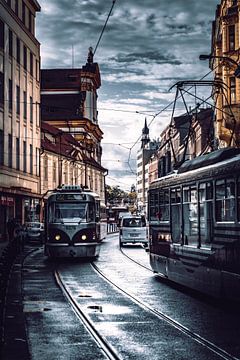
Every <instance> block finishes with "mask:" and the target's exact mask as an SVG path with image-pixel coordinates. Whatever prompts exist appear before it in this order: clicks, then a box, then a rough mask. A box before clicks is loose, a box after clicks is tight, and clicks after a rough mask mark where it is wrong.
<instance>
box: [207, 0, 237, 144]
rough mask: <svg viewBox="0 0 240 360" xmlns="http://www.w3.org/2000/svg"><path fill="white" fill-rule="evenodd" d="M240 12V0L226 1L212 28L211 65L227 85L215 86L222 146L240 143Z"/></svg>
mask: <svg viewBox="0 0 240 360" xmlns="http://www.w3.org/2000/svg"><path fill="white" fill-rule="evenodd" d="M239 11H240V1H239V0H222V1H221V3H220V5H218V6H217V10H216V16H215V20H214V21H213V27H212V51H211V55H212V59H211V60H210V67H211V69H212V70H213V71H214V73H215V80H221V81H222V82H223V83H224V84H226V85H225V86H224V87H223V88H222V89H219V88H217V87H216V88H215V89H214V100H215V103H216V123H215V135H216V138H217V145H218V146H219V147H226V146H230V145H231V146H239V145H240V80H239V79H238V78H236V77H235V75H234V72H235V70H236V64H235V63H234V61H235V62H236V63H239V47H240V36H239V25H240V22H239ZM229 59H230V60H229ZM231 59H232V60H233V62H231Z"/></svg>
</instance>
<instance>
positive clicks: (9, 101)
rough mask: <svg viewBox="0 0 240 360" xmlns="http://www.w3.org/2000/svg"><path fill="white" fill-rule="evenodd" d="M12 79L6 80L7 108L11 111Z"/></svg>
mask: <svg viewBox="0 0 240 360" xmlns="http://www.w3.org/2000/svg"><path fill="white" fill-rule="evenodd" d="M12 95H13V94H12V80H10V79H9V80H8V110H9V112H12V100H13V99H12Z"/></svg>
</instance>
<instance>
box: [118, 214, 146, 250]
mask: <svg viewBox="0 0 240 360" xmlns="http://www.w3.org/2000/svg"><path fill="white" fill-rule="evenodd" d="M127 243H129V244H136V243H141V244H143V245H144V246H147V245H148V237H147V227H146V219H145V217H144V216H137V215H124V216H123V217H122V218H121V221H120V226H119V245H120V247H121V246H122V245H123V244H127Z"/></svg>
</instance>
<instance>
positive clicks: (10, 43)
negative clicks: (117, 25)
mask: <svg viewBox="0 0 240 360" xmlns="http://www.w3.org/2000/svg"><path fill="white" fill-rule="evenodd" d="M8 53H9V56H12V55H13V33H12V30H10V29H9V30H8Z"/></svg>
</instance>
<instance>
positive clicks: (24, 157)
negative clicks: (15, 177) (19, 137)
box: [23, 141, 27, 172]
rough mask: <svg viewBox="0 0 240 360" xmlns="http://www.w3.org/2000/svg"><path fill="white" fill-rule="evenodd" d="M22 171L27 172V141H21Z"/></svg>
mask: <svg viewBox="0 0 240 360" xmlns="http://www.w3.org/2000/svg"><path fill="white" fill-rule="evenodd" d="M23 171H24V172H27V143H26V141H23Z"/></svg>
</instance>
